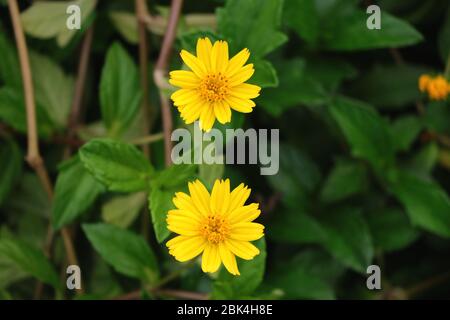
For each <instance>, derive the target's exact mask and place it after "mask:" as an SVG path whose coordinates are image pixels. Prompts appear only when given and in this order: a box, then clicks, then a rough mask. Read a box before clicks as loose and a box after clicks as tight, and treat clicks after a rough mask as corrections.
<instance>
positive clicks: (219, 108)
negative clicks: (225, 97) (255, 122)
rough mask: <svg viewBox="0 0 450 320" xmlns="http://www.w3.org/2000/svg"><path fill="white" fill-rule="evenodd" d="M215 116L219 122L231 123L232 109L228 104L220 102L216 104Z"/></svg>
mask: <svg viewBox="0 0 450 320" xmlns="http://www.w3.org/2000/svg"><path fill="white" fill-rule="evenodd" d="M214 115H215V116H216V118H217V120H218V121H219V122H220V123H222V124H225V123H228V122H230V121H231V109H230V106H229V105H228V104H226V103H225V102H223V101H218V102H216V103H215V104H214Z"/></svg>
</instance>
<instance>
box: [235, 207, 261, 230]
mask: <svg viewBox="0 0 450 320" xmlns="http://www.w3.org/2000/svg"><path fill="white" fill-rule="evenodd" d="M258 207H259V204H257V203H251V204H249V205H247V206H243V207H238V208H237V209H235V210H234V211H233V212H231V213H230V215H229V221H230V224H232V225H233V224H236V223H240V222H251V221H253V220H255V219H256V218H258V216H259V215H260V214H261V211H260V210H259V209H258Z"/></svg>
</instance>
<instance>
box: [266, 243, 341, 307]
mask: <svg viewBox="0 0 450 320" xmlns="http://www.w3.org/2000/svg"><path fill="white" fill-rule="evenodd" d="M343 271H344V267H343V266H342V265H341V264H340V263H338V262H336V260H334V259H332V258H331V257H330V256H329V255H327V254H325V253H323V252H321V251H318V250H314V251H313V250H308V251H304V252H302V253H300V254H298V255H296V256H294V257H293V258H290V259H288V260H287V261H283V262H279V263H278V264H277V265H276V267H275V269H274V270H273V272H271V274H270V276H269V277H268V279H267V284H268V285H269V286H271V287H274V288H277V289H281V290H282V291H283V298H286V299H335V298H336V297H335V292H334V282H335V280H336V279H337V278H338V277H339V276H340V275H341V274H342V273H343Z"/></svg>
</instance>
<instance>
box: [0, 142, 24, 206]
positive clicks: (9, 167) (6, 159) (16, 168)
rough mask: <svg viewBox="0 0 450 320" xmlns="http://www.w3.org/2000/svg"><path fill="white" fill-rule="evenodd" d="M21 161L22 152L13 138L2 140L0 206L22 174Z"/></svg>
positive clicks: (0, 153)
mask: <svg viewBox="0 0 450 320" xmlns="http://www.w3.org/2000/svg"><path fill="white" fill-rule="evenodd" d="M2 140H3V139H2ZM0 141H1V140H0ZM22 163H23V156H22V152H21V151H20V149H19V146H18V145H17V144H16V143H15V142H14V140H11V139H7V140H6V141H2V142H1V145H0V168H1V171H0V206H1V205H2V204H3V202H4V201H5V199H6V198H7V197H8V195H9V193H10V192H11V190H12V188H13V187H14V185H15V184H16V182H17V180H18V179H19V177H20V175H21V174H22Z"/></svg>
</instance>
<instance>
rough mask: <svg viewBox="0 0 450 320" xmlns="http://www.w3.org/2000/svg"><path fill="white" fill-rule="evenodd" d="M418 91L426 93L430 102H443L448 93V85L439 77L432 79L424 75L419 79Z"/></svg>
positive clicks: (449, 91)
mask: <svg viewBox="0 0 450 320" xmlns="http://www.w3.org/2000/svg"><path fill="white" fill-rule="evenodd" d="M419 90H420V91H421V92H427V93H428V96H429V97H430V99H431V100H445V99H447V96H448V94H449V93H450V83H449V82H448V81H447V80H446V79H445V78H444V77H443V76H441V75H439V76H436V77H434V78H433V77H430V76H429V75H427V74H424V75H421V76H420V78H419Z"/></svg>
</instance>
